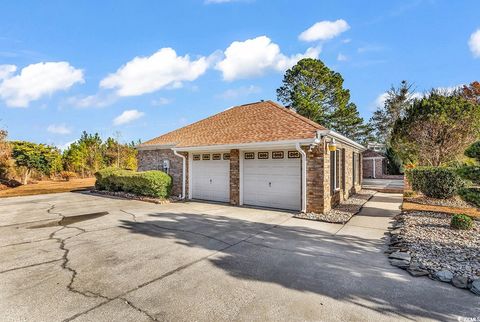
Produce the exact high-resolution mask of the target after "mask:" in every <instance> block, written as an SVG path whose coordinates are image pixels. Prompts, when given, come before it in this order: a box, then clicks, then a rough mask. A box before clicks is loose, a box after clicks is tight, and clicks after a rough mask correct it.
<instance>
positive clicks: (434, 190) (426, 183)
mask: <svg viewBox="0 0 480 322" xmlns="http://www.w3.org/2000/svg"><path fill="white" fill-rule="evenodd" d="M407 178H409V181H410V183H411V185H412V189H413V190H414V191H420V192H421V193H423V194H424V195H425V196H427V197H431V198H437V199H447V198H451V197H453V196H454V195H455V194H456V193H457V192H458V190H459V189H460V188H462V187H463V185H464V182H463V180H462V179H461V178H460V176H459V175H458V173H457V172H456V170H455V169H453V168H446V167H417V168H414V169H409V170H408V171H407Z"/></svg>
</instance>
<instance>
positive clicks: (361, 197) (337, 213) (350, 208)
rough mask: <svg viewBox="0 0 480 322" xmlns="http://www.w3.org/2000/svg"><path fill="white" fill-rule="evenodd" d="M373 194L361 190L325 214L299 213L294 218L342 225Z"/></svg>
mask: <svg viewBox="0 0 480 322" xmlns="http://www.w3.org/2000/svg"><path fill="white" fill-rule="evenodd" d="M374 194H375V191H373V190H366V189H362V190H360V191H359V192H358V193H356V194H354V195H352V196H351V197H350V198H348V199H347V200H345V201H342V202H341V203H340V204H339V205H338V206H336V207H335V208H333V209H332V210H330V211H328V212H327V213H325V214H317V213H300V214H298V215H295V217H298V218H304V219H312V220H319V221H325V222H329V223H335V224H344V223H346V222H347V221H349V220H350V218H352V217H353V216H354V215H355V214H357V213H358V212H359V211H360V209H362V206H363V205H364V204H365V203H366V202H367V201H368V200H369V199H370V198H371V197H372V196H373V195H374Z"/></svg>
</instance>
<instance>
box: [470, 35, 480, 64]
mask: <svg viewBox="0 0 480 322" xmlns="http://www.w3.org/2000/svg"><path fill="white" fill-rule="evenodd" d="M468 46H469V47H470V51H471V52H472V54H473V57H476V58H480V29H477V31H475V32H474V33H473V34H472V35H471V36H470V40H469V41H468Z"/></svg>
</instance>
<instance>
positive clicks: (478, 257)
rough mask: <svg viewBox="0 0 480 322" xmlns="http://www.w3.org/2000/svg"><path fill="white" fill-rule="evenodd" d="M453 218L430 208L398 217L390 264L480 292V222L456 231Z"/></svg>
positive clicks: (392, 239)
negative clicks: (451, 225) (470, 227)
mask: <svg viewBox="0 0 480 322" xmlns="http://www.w3.org/2000/svg"><path fill="white" fill-rule="evenodd" d="M450 220H451V215H449V214H445V213H439V212H428V211H418V212H403V213H402V214H400V215H398V216H396V217H395V223H394V224H393V226H392V230H391V231H390V245H389V248H388V250H387V251H386V252H387V253H388V254H389V260H390V263H391V264H392V265H393V266H397V267H400V268H403V269H406V270H407V271H408V272H409V273H410V274H411V275H413V276H428V277H430V278H432V279H436V280H439V281H442V282H447V283H452V284H453V285H454V286H456V287H459V288H466V289H470V291H472V292H473V293H475V294H477V295H480V222H479V221H478V220H474V221H473V227H472V229H470V230H457V229H452V228H450Z"/></svg>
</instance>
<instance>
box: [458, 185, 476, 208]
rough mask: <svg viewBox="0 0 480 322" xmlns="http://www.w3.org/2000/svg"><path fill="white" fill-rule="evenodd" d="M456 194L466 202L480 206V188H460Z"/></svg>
mask: <svg viewBox="0 0 480 322" xmlns="http://www.w3.org/2000/svg"><path fill="white" fill-rule="evenodd" d="M458 194H459V195H460V197H462V199H463V200H465V201H466V202H469V203H471V204H472V205H474V206H475V207H477V208H480V188H462V189H460V190H459V191H458Z"/></svg>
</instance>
